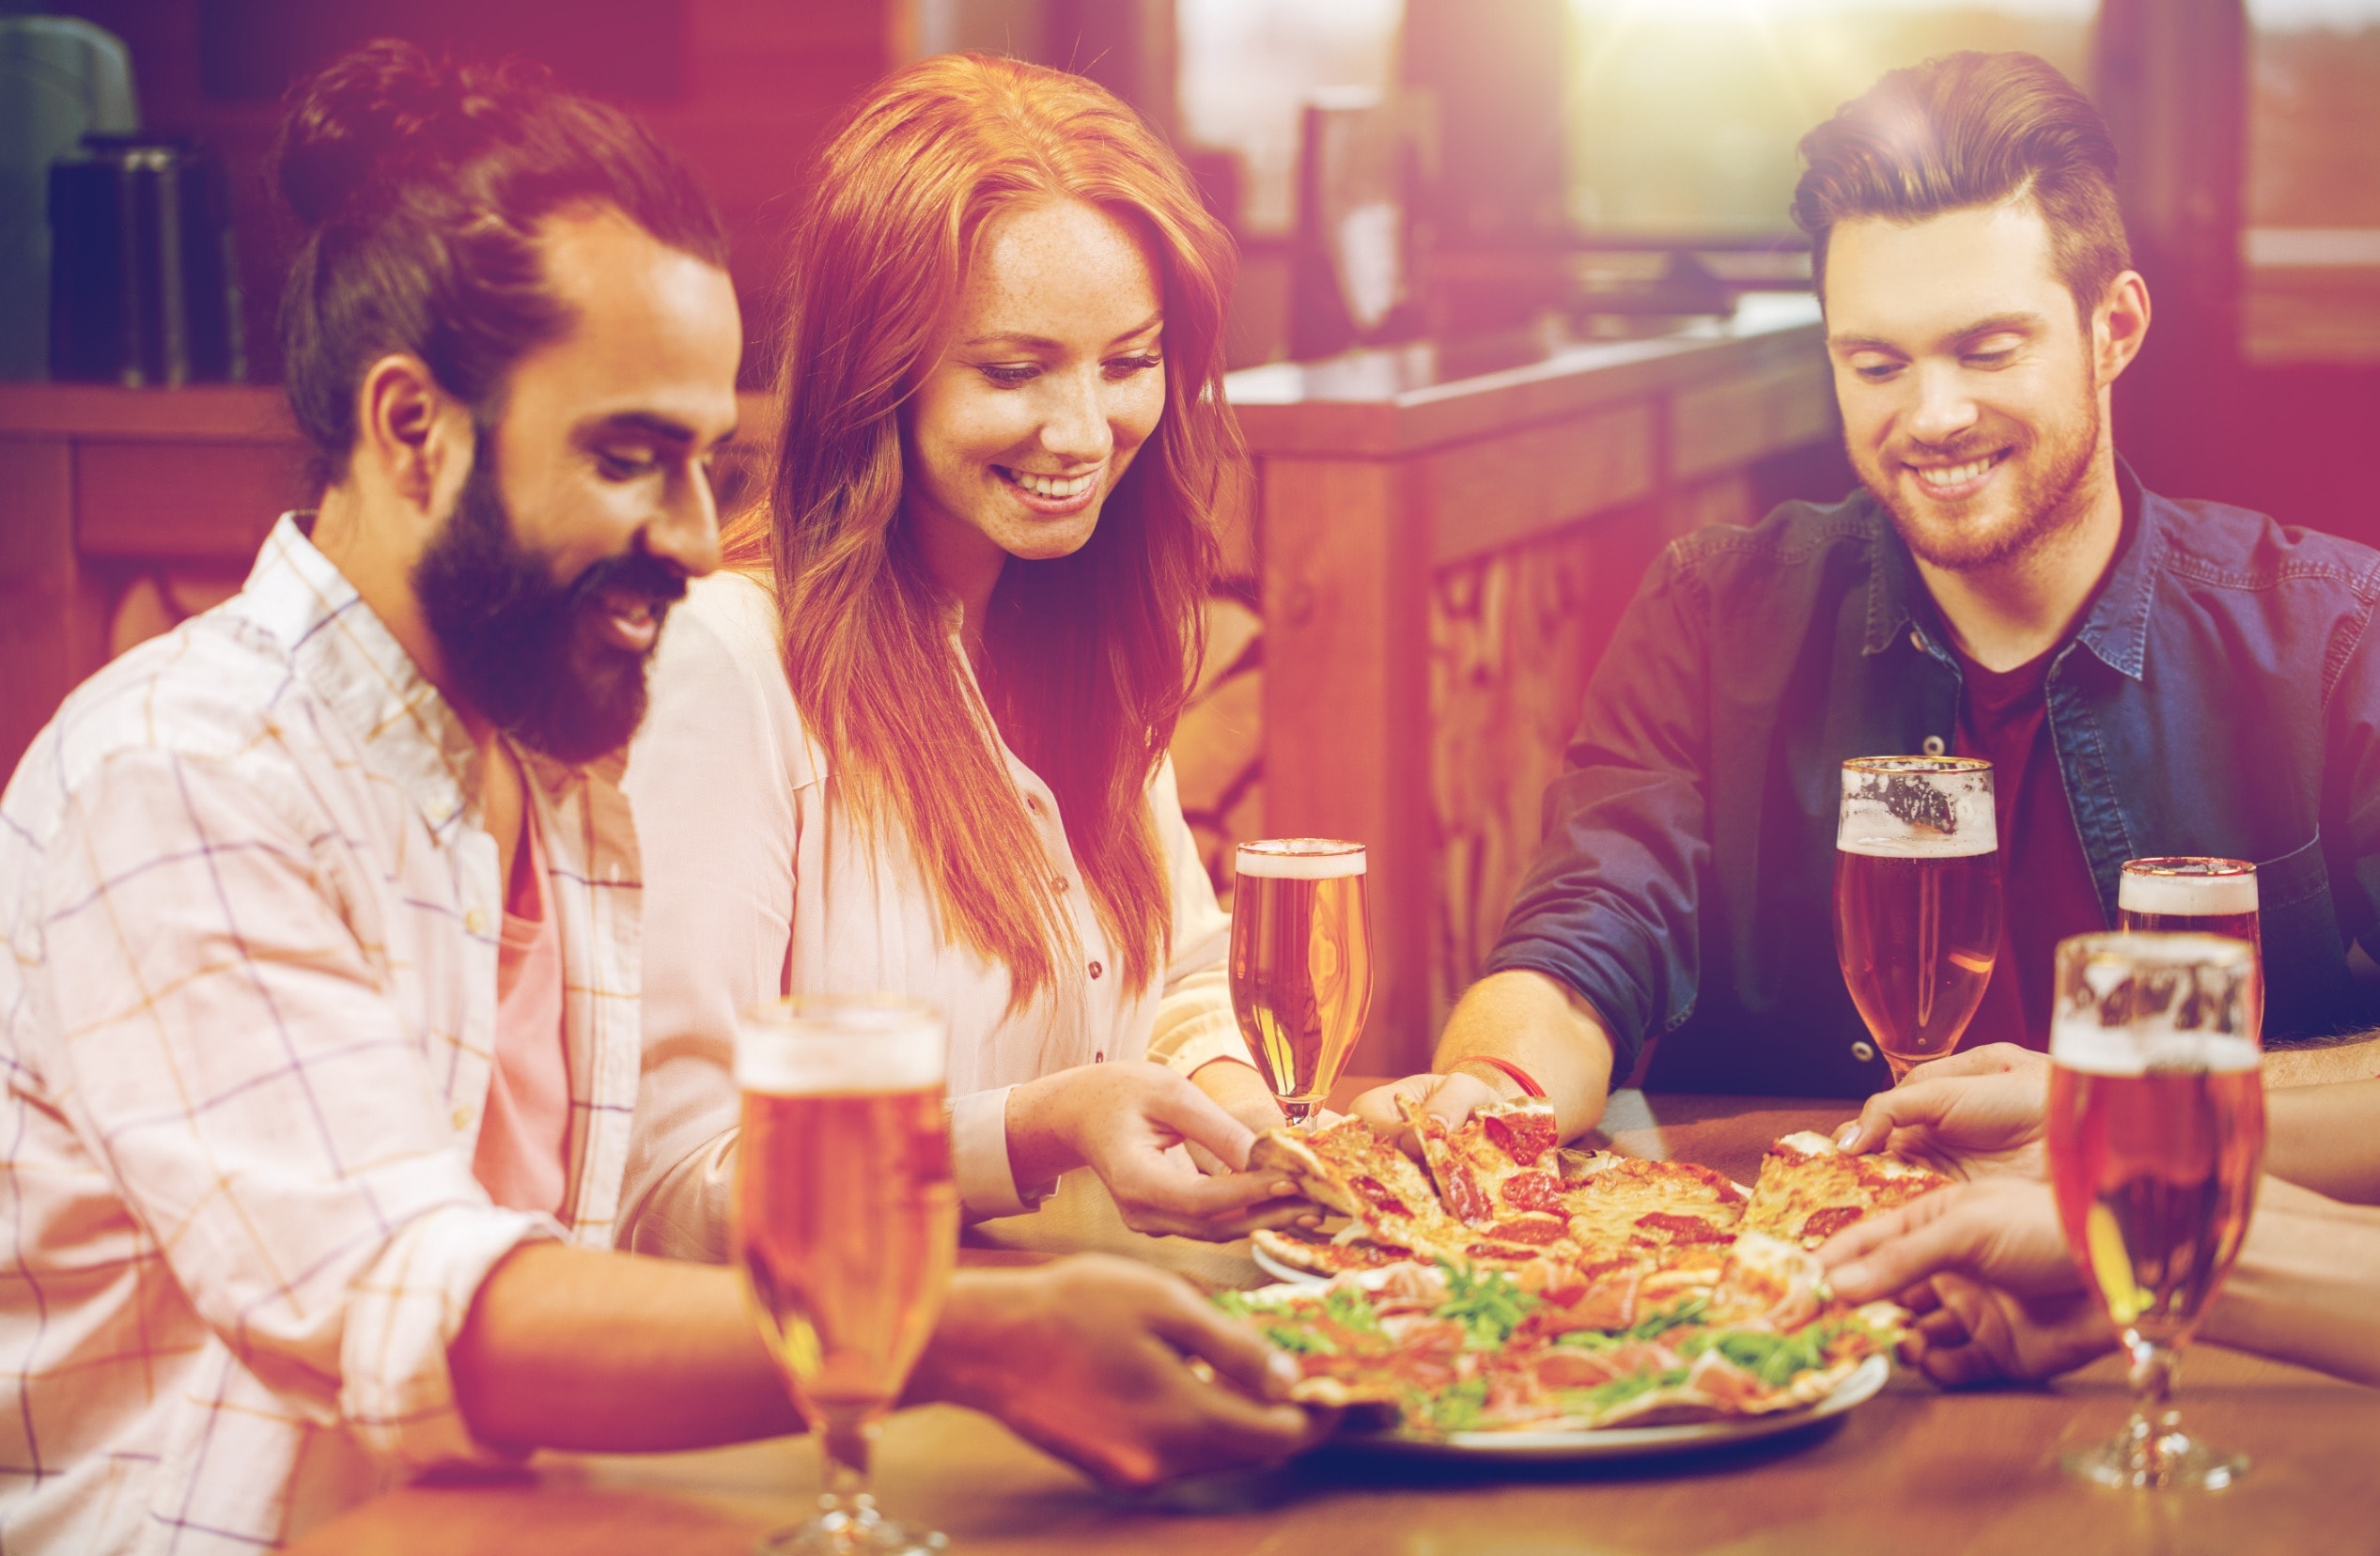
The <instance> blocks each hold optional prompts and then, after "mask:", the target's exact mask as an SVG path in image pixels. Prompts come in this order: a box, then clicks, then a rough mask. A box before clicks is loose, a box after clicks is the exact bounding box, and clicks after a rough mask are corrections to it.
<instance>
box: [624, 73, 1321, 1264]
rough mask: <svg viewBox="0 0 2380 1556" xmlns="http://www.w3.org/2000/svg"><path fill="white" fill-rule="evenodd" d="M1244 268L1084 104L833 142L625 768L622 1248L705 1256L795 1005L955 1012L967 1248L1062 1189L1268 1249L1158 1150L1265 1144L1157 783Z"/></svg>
mask: <svg viewBox="0 0 2380 1556" xmlns="http://www.w3.org/2000/svg"><path fill="white" fill-rule="evenodd" d="M1233 268H1234V257H1233V252H1232V247H1231V241H1230V239H1229V237H1228V235H1227V234H1226V233H1225V232H1224V231H1223V230H1222V229H1221V227H1220V226H1218V225H1217V224H1216V222H1215V221H1214V220H1213V219H1212V218H1211V217H1210V216H1209V215H1208V214H1207V213H1206V210H1205V209H1204V208H1203V207H1202V205H1201V204H1200V201H1199V198H1198V195H1197V194H1196V192H1195V191H1194V189H1193V188H1192V186H1191V184H1190V181H1189V179H1188V178H1187V177H1186V176H1185V174H1184V172H1183V170H1182V167H1181V164H1180V163H1178V162H1177V161H1176V160H1175V159H1174V156H1173V154H1172V153H1171V152H1169V151H1168V150H1167V149H1166V148H1164V146H1163V145H1162V144H1161V143H1159V141H1158V140H1157V139H1156V137H1154V136H1153V135H1152V134H1151V133H1150V132H1148V130H1147V129H1146V128H1145V127H1144V126H1143V124H1142V123H1141V121H1140V120H1139V119H1138V118H1137V117H1134V115H1133V114H1132V113H1131V111H1130V110H1129V109H1128V108H1126V107H1125V106H1124V105H1123V104H1122V103H1120V102H1118V101H1116V100H1115V99H1114V98H1113V97H1112V96H1110V95H1109V94H1108V93H1107V92H1105V91H1104V90H1102V89H1101V88H1100V87H1098V86H1095V85H1093V84H1092V83H1090V82H1087V81H1084V80H1082V79H1081V78H1079V77H1076V76H1071V75H1066V74H1064V73H1062V72H1059V71H1056V70H1045V69H1040V68H1037V67H1034V66H1031V65H1023V64H1019V63H1016V62H1013V61H1009V60H1002V59H984V58H975V57H967V56H957V55H952V56H944V57H941V58H936V59H929V60H926V61H924V62H923V63H920V64H918V65H915V66H912V67H910V68H909V69H907V70H902V71H899V72H898V73H896V74H894V75H893V76H892V77H890V78H888V79H887V80H886V81H884V82H883V83H881V84H880V85H879V86H878V87H877V88H876V90H875V91H874V92H872V93H871V94H870V95H869V96H868V97H867V98H866V99H865V100H864V101H863V102H861V103H860V104H859V105H858V106H857V107H856V108H855V109H854V110H853V111H852V112H851V113H850V114H848V116H847V117H845V118H844V120H843V121H842V124H841V127H840V129H839V130H837V131H836V132H834V133H832V135H831V136H830V138H829V140H828V143H827V145H826V147H825V149H824V150H823V152H822V153H821V154H820V157H819V160H818V163H817V167H816V168H815V169H814V170H813V178H812V181H811V185H810V190H809V194H808V195H807V199H806V205H805V207H804V209H803V211H802V214H801V218H800V220H799V221H798V223H797V225H796V231H795V236H794V239H793V244H792V252H791V256H790V259H789V264H788V269H787V277H788V279H787V284H786V293H785V301H786V323H785V335H784V341H783V358H782V363H781V365H780V367H779V372H778V377H777V386H778V392H779V396H780V400H779V408H778V409H779V414H781V416H782V418H783V420H782V424H781V426H780V428H779V430H778V437H777V440H776V445H775V448H774V456H775V457H774V461H773V470H772V474H771V478H770V484H769V488H768V501H767V503H766V504H765V506H763V507H762V508H760V509H758V510H755V512H754V514H753V515H751V516H749V517H748V519H747V520H746V521H744V522H743V523H742V524H740V525H739V526H737V527H735V528H733V529H731V532H730V534H729V537H728V550H729V558H730V570H729V571H727V572H724V573H722V574H721V575H719V576H718V577H716V578H713V579H710V580H708V581H705V582H703V583H700V584H695V585H694V587H693V590H692V594H691V596H690V598H689V599H688V601H687V602H686V604H684V605H683V606H681V607H679V609H678V610H677V612H676V613H675V614H674V615H672V617H671V620H670V624H669V628H668V630H667V632H666V634H665V637H664V642H663V645H662V646H661V650H660V653H659V656H658V660H657V664H656V670H655V675H654V682H653V695H652V707H651V711H650V713H649V715H648V717H647V719H646V724H645V729H644V733H643V735H642V736H641V737H640V738H639V739H638V740H637V742H636V746H635V750H634V754H633V756H632V759H631V762H630V779H629V788H630V794H631V795H632V796H633V798H634V800H635V802H636V811H637V821H638V827H639V831H640V832H641V835H642V841H643V847H644V855H645V866H644V867H645V872H646V890H645V894H644V899H645V909H644V923H645V937H646V953H645V957H646V961H645V989H646V994H645V1028H646V1081H645V1086H644V1090H643V1093H642V1095H641V1097H640V1098H639V1104H638V1106H639V1111H640V1113H641V1114H643V1115H645V1118H644V1119H641V1120H640V1122H641V1123H643V1122H645V1121H646V1120H649V1123H650V1126H651V1127H650V1128H645V1129H642V1130H640V1135H641V1138H643V1139H644V1140H646V1141H648V1142H650V1143H651V1144H650V1145H649V1146H648V1148H647V1149H646V1152H645V1154H644V1157H643V1159H640V1160H638V1161H637V1162H634V1163H632V1164H631V1166H630V1190H631V1194H632V1195H633V1194H640V1193H641V1195H642V1197H643V1203H642V1204H641V1205H638V1202H637V1200H636V1199H634V1198H631V1200H630V1204H631V1205H637V1209H636V1212H635V1214H636V1218H637V1219H636V1222H635V1225H634V1226H633V1227H632V1228H631V1232H630V1235H631V1237H633V1238H634V1239H635V1241H636V1243H637V1245H638V1246H641V1247H646V1248H651V1249H654V1250H656V1251H670V1252H684V1251H687V1250H686V1236H685V1234H686V1229H691V1228H696V1227H702V1226H713V1225H718V1224H720V1223H721V1218H719V1217H717V1216H715V1215H709V1214H707V1213H705V1212H704V1211H703V1210H702V1208H701V1206H703V1205H704V1203H705V1202H706V1200H707V1199H708V1197H709V1196H713V1195H717V1194H720V1193H723V1192H724V1190H725V1187H726V1182H727V1179H728V1177H729V1174H728V1172H727V1171H726V1168H727V1166H728V1164H729V1163H730V1162H731V1160H732V1155H733V1145H734V1137H733V1134H732V1131H731V1130H730V1129H729V1128H728V1127H729V1126H730V1125H731V1124H732V1121H733V1112H734V1088H733V1081H732V1080H731V1078H730V1073H729V1066H730V1055H731V1050H732V1042H733V1028H734V1017H735V1013H736V1012H737V1010H738V1009H739V1008H741V1007H744V1006H747V1005H750V1004H754V1003H756V1002H758V1001H760V1000H763V999H766V998H768V997H770V996H771V995H774V994H776V993H777V992H779V991H780V990H781V989H782V990H786V991H791V992H797V993H799V992H811V991H879V992H894V993H902V994H909V995H913V996H917V997H921V998H924V999H927V1000H930V1001H932V1002H933V1003H935V1004H939V1005H941V1007H942V1008H943V1009H944V1010H945V1011H946V1012H947V1013H948V1015H949V1018H950V1035H951V1053H950V1083H951V1092H952V1096H953V1099H954V1100H953V1108H952V1125H953V1131H954V1133H953V1140H954V1147H955V1150H956V1154H957V1167H958V1178H959V1191H960V1196H961V1199H962V1201H963V1203H964V1204H965V1205H966V1206H967V1207H968V1209H969V1210H970V1212H971V1213H972V1214H973V1215H975V1216H977V1217H989V1216H999V1215H1004V1214H1012V1213H1015V1212H1017V1211H1019V1210H1021V1209H1024V1208H1026V1207H1028V1206H1032V1205H1034V1203H1035V1202H1036V1201H1037V1200H1038V1198H1039V1197H1040V1195H1041V1194H1042V1193H1043V1192H1044V1191H1046V1190H1048V1189H1049V1188H1050V1185H1051V1184H1052V1183H1053V1182H1054V1180H1055V1179H1056V1178H1057V1177H1058V1176H1059V1175H1060V1174H1061V1173H1064V1172H1066V1171H1067V1170H1069V1169H1072V1168H1075V1167H1079V1166H1087V1167H1090V1168H1092V1169H1094V1170H1095V1171H1096V1172H1097V1175H1098V1176H1099V1177H1100V1178H1101V1179H1103V1180H1104V1181H1105V1182H1106V1184H1107V1186H1108V1189H1109V1190H1110V1193H1111V1194H1112V1197H1113V1201H1114V1204H1115V1206H1117V1207H1118V1208H1119V1209H1120V1210H1121V1211H1122V1214H1123V1220H1124V1221H1125V1222H1126V1223H1127V1224H1128V1225H1129V1226H1131V1227H1133V1228H1134V1229H1137V1230H1140V1231H1148V1232H1185V1233H1191V1234H1196V1235H1204V1236H1210V1237H1212V1236H1228V1235H1231V1234H1232V1233H1234V1232H1236V1231H1237V1230H1239V1229H1240V1228H1241V1227H1243V1226H1245V1225H1246V1224H1248V1223H1249V1221H1250V1220H1251V1219H1252V1216H1263V1217H1275V1218H1277V1217H1278V1216H1279V1215H1280V1214H1281V1213H1282V1212H1283V1206H1265V1205H1263V1204H1262V1203H1261V1202H1263V1201H1265V1200H1267V1199H1268V1197H1269V1194H1270V1190H1273V1189H1275V1188H1277V1187H1280V1186H1278V1185H1275V1184H1272V1183H1270V1182H1268V1181H1267V1177H1268V1175H1248V1174H1230V1173H1221V1172H1218V1173H1217V1174H1216V1175H1212V1176H1208V1175H1202V1174H1201V1173H1200V1172H1199V1171H1198V1170H1197V1169H1196V1168H1195V1167H1193V1166H1191V1165H1190V1161H1189V1160H1188V1159H1187V1156H1186V1153H1185V1152H1183V1151H1179V1150H1172V1149H1169V1148H1170V1147H1172V1146H1174V1145H1175V1144H1195V1145H1198V1146H1200V1147H1203V1148H1204V1151H1205V1152H1206V1154H1207V1159H1208V1165H1210V1166H1221V1165H1225V1164H1238V1163H1240V1162H1243V1161H1244V1160H1245V1158H1246V1153H1247V1149H1248V1146H1249V1144H1250V1142H1251V1139H1252V1136H1251V1133H1250V1129H1249V1128H1248V1126H1249V1125H1250V1124H1252V1123H1253V1124H1262V1123H1263V1122H1265V1121H1267V1120H1268V1119H1272V1120H1277V1119H1278V1117H1279V1114H1278V1113H1277V1112H1275V1111H1274V1110H1273V1108H1272V1104H1271V1101H1270V1098H1269V1097H1268V1095H1267V1094H1266V1092H1265V1089H1264V1087H1263V1084H1262V1083H1261V1081H1259V1080H1258V1079H1257V1077H1256V1074H1255V1071H1254V1070H1253V1069H1252V1068H1251V1067H1250V1066H1249V1065H1248V1064H1247V1062H1246V1050H1245V1048H1244V1047H1243V1046H1242V1045H1241V1041H1240V1038H1239V1036H1238V1034H1237V1028H1236V1026H1235V1024H1234V1021H1233V1018H1232V1013H1231V1005H1230V998H1229V991H1228V989H1227V988H1226V986H1225V981H1224V972H1223V954H1224V947H1225V942H1226V941H1227V939H1228V933H1227V926H1228V920H1227V919H1226V918H1225V917H1224V915H1223V914H1222V912H1221V910H1219V909H1218V907H1217V905H1216V901H1215V896H1214V893H1213V891H1212V889H1211V888H1210V886H1209V885H1208V882H1207V879H1206V874H1205V872H1204V871H1203V870H1202V868H1201V867H1200V863H1199V859H1198V856H1197V853H1196V850H1195V848H1193V846H1192V843H1191V839H1190V832H1189V830H1188V828H1186V827H1185V826H1184V824H1183V821H1182V815H1181V805H1180V801H1179V800H1178V799H1177V797H1176V795H1175V791H1174V777H1173V770H1172V768H1171V767H1170V765H1169V764H1168V762H1167V760H1166V755H1165V753H1166V744H1167V741H1168V739H1170V738H1171V736H1172V733H1173V729H1174V718H1175V715H1176V714H1177V713H1178V712H1179V711H1180V709H1181V707H1182V703H1183V699H1184V696H1185V694H1186V692H1187V690H1188V676H1189V672H1190V667H1191V666H1193V665H1194V664H1195V662H1196V659H1197V654H1198V651H1199V649H1200V646H1201V633H1200V623H1201V611H1202V606H1203V599H1204V593H1205V589H1206V584H1207V581H1208V578H1209V575H1210V572H1211V570H1212V568H1213V565H1214V555H1215V542H1214V538H1213V530H1212V520H1213V514H1214V510H1215V507H1216V505H1217V503H1218V501H1219V499H1220V498H1221V495H1222V494H1223V492H1224V491H1225V490H1226V488H1227V483H1228V482H1229V481H1230V480H1231V479H1232V478H1233V476H1234V475H1235V471H1236V466H1237V461H1238V460H1240V459H1244V454H1243V452H1242V449H1241V445H1240V443H1239V438H1238V433H1237V428H1236V426H1235V425H1234V423H1233V421H1232V418H1231V414H1230V412H1229V409H1228V408H1227V406H1226V405H1225V403H1224V400H1223V397H1222V360H1223V352H1222V329H1223V314H1224V303H1225V299H1226V297H1227V295H1228V292H1229V288H1230V282H1231V276H1232V272H1233ZM1153 1061H1161V1062H1153ZM1193 1077H1194V1078H1195V1082H1196V1083H1195V1084H1193V1081H1192V1079H1191V1078H1193ZM1066 1197H1067V1198H1068V1199H1069V1200H1073V1199H1076V1198H1078V1197H1082V1198H1086V1199H1087V1198H1096V1195H1095V1194H1092V1193H1091V1192H1090V1191H1089V1190H1087V1186H1086V1189H1084V1190H1077V1189H1075V1188H1072V1187H1069V1189H1068V1190H1067V1196H1066ZM1086 1215H1087V1220H1086V1219H1085V1218H1086ZM1102 1218H1104V1219H1105V1220H1106V1221H1107V1224H1109V1225H1112V1217H1109V1216H1107V1215H1106V1213H1105V1211H1104V1209H1103V1208H1094V1209H1091V1210H1089V1211H1087V1212H1084V1211H1083V1210H1082V1209H1081V1206H1078V1207H1077V1213H1076V1214H1074V1215H1071V1216H1067V1217H1062V1218H1061V1220H1064V1221H1070V1222H1079V1223H1081V1224H1085V1225H1089V1224H1095V1223H1097V1221H1100V1220H1101V1219H1102Z"/></svg>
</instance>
